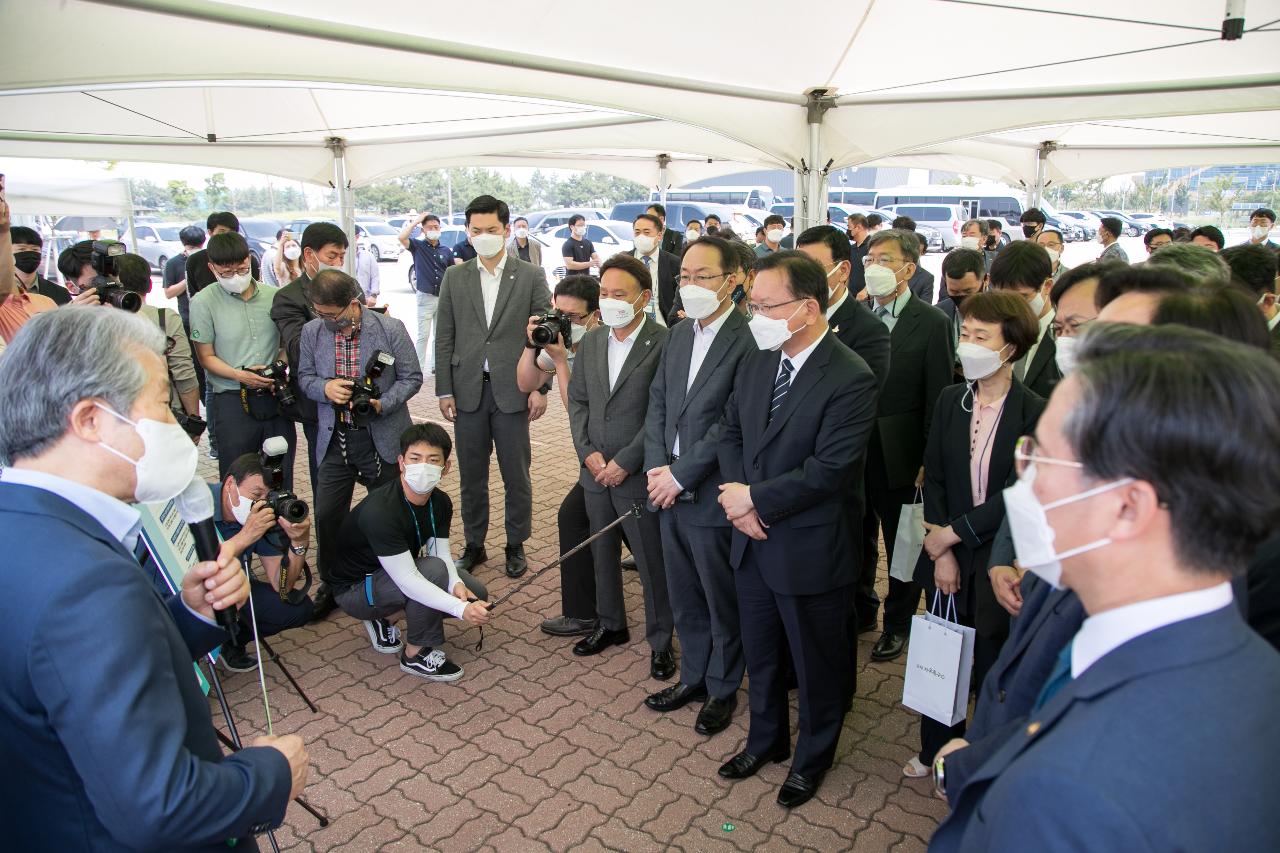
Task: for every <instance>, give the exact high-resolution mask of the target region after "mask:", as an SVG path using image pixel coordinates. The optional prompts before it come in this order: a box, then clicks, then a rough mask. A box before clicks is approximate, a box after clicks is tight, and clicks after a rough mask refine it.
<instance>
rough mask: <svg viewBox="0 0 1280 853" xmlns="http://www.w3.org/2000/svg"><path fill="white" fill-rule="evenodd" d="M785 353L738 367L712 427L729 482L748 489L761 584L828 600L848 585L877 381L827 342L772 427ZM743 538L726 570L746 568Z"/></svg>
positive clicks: (800, 374) (761, 355)
mask: <svg viewBox="0 0 1280 853" xmlns="http://www.w3.org/2000/svg"><path fill="white" fill-rule="evenodd" d="M781 360H782V352H781V351H777V352H771V351H762V350H757V351H755V352H753V353H750V354H749V355H747V356H746V357H744V358H743V359H742V363H741V364H740V366H739V368H738V375H737V376H736V377H735V380H734V391H733V395H732V396H731V397H730V398H729V402H728V403H727V404H726V406H725V413H724V417H723V418H722V419H721V422H720V425H719V427H718V428H717V441H718V444H719V447H718V450H719V454H720V468H721V471H722V473H723V476H724V479H725V480H726V481H727V482H736V483H745V484H747V485H748V486H750V487H751V500H752V503H754V504H755V508H756V512H757V514H758V515H759V516H760V520H761V521H762V522H764V523H765V524H767V525H768V526H769V529H768V537H769V538H768V539H766V540H764V541H762V542H756V541H750V547H751V548H752V549H753V551H754V553H755V556H756V561H757V563H758V565H759V566H760V572H761V575H762V576H763V578H764V582H765V583H766V584H768V585H769V588H770V589H772V590H774V591H775V592H778V593H781V594H784V595H812V594H817V593H822V592H830V591H831V590H833V589H838V588H840V587H842V586H846V585H848V584H851V583H853V581H854V578H855V577H856V572H857V558H856V556H855V554H856V551H857V549H856V548H854V546H853V531H851V530H850V529H849V524H848V518H847V516H846V514H845V504H844V501H845V498H846V496H847V492H848V490H850V489H853V490H855V492H854V493H855V494H861V492H862V464H863V460H864V459H865V457H866V450H867V441H868V439H869V438H870V436H871V428H872V425H873V423H874V420H875V411H876V378H875V374H873V373H872V372H871V368H870V367H868V366H867V363H866V362H865V361H863V359H862V357H861V356H860V355H858V354H857V353H855V352H854V351H853V350H851V349H849V348H848V347H846V346H843V345H841V343H840V342H839V340H838V339H837V338H836V337H835V335H831V334H828V335H825V336H824V337H823V338H822V340H821V341H820V342H819V344H818V346H817V347H816V348H815V349H814V351H813V352H812V353H811V354H810V355H809V358H808V360H807V361H806V362H805V363H804V365H803V366H802V367H801V368H800V370H799V371H797V372H796V374H795V375H794V376H793V377H792V378H791V387H790V390H789V391H788V392H787V396H786V397H785V398H784V399H783V401H782V405H781V407H780V408H779V409H778V411H777V413H776V414H775V415H774V416H773V418H772V419H770V417H769V408H770V404H771V403H772V398H773V386H774V382H775V380H776V379H777V375H778V365H779V363H780V362H781ZM747 547H748V539H747V536H746V534H744V533H742V532H740V531H738V530H736V529H735V530H734V532H733V545H732V550H731V552H730V562H731V564H732V565H733V567H734V568H738V567H739V566H741V564H742V558H743V555H744V554H745V553H746V550H747Z"/></svg>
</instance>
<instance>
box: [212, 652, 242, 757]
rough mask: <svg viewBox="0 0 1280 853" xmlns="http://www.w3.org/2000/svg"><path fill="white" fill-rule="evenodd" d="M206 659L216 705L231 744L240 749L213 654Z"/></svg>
mask: <svg viewBox="0 0 1280 853" xmlns="http://www.w3.org/2000/svg"><path fill="white" fill-rule="evenodd" d="M206 659H207V660H208V661H209V683H210V684H212V685H213V691H214V692H215V693H217V694H218V704H219V705H221V706H222V717H223V719H225V720H226V721H227V729H228V730H229V731H230V732H231V743H232V745H233V746H234V747H235V748H236V749H240V748H241V747H240V732H239V731H237V730H236V721H235V719H234V718H233V717H232V716H231V706H230V705H228V704H227V694H226V693H223V692H222V679H221V678H219V677H218V665H217V663H215V662H214V659H213V653H212V652H210V653H209V654H208V655H206Z"/></svg>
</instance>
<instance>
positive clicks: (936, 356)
mask: <svg viewBox="0 0 1280 853" xmlns="http://www.w3.org/2000/svg"><path fill="white" fill-rule="evenodd" d="M918 247H919V241H918V240H916V235H915V234H914V233H913V232H909V231H901V230H891V231H881V232H880V233H878V234H873V235H872V236H871V239H870V241H869V246H868V250H867V259H868V261H869V263H868V265H867V270H866V272H867V290H868V293H869V295H870V296H871V298H872V299H873V305H874V306H875V307H874V308H873V309H872V314H873V315H874V316H875V317H876V319H877V320H878V321H879V322H880V323H883V324H884V326H885V328H887V329H888V330H889V336H890V337H889V340H890V345H891V347H892V349H891V353H890V356H889V378H888V381H887V382H885V384H884V388H883V390H882V391H881V392H880V399H879V403H878V406H877V411H876V428H875V429H874V430H873V431H872V433H871V444H870V447H869V449H868V452H867V497H868V506H867V511H866V512H865V513H864V516H863V521H862V523H861V527H860V528H855V530H860V531H861V535H862V543H861V546H862V547H861V551H862V559H863V566H865V567H868V569H867V571H865V572H863V577H862V579H860V581H859V588H860V589H859V592H860V593H862V589H863V588H864V586H865V587H866V588H869V587H870V586H871V584H872V583H874V582H875V566H876V562H877V550H878V549H877V546H876V541H877V539H878V536H879V532H880V531H881V530H883V531H884V548H885V557H886V562H887V563H891V562H892V561H893V546H894V540H895V538H896V537H897V535H898V519H899V518H900V517H901V512H902V507H903V505H904V504H912V503H915V502H916V494H917V493H918V490H919V489H920V488H921V486H922V485H923V483H924V448H925V444H926V442H927V440H928V437H929V425H930V424H931V423H932V421H933V404H934V403H935V402H936V401H937V399H938V395H939V394H940V393H942V389H943V388H945V387H947V386H948V385H950V384H951V377H952V365H953V364H954V362H955V355H954V351H953V348H952V344H951V327H950V323H949V321H948V320H947V317H946V315H945V314H943V313H942V312H941V311H939V310H938V309H937V308H934V307H933V306H932V305H929V304H927V303H926V302H924V301H923V300H922V299H920V298H919V297H918V296H916V295H915V294H913V293H912V292H911V290H910V280H911V278H913V277H914V276H913V271H914V270H915V269H916V268H917V267H918V264H919V260H920V256H919V253H918ZM876 267H879V268H880V269H882V270H884V272H880V270H878V269H875V268H876ZM886 273H888V274H887V275H886ZM868 600H869V601H870V602H872V603H871V605H870V609H868V610H862V609H859V610H858V620H859V624H863V625H865V624H868V623H869V624H870V625H871V626H872V627H874V626H875V624H876V611H875V603H874V602H875V591H874V589H868V590H867V593H863V594H861V595H859V596H858V601H857V604H858V606H859V607H861V605H862V603H863V602H864V601H868ZM919 601H920V588H919V587H918V586H917V585H916V584H915V583H912V582H911V581H901V580H898V579H897V578H893V577H891V578H889V596H888V598H887V599H885V603H884V630H883V632H882V633H881V635H880V639H879V640H878V641H877V642H876V645H875V648H874V649H873V650H872V652H871V659H872V660H873V661H886V660H893V659H894V658H896V657H898V656H899V655H901V654H902V652H903V649H904V648H905V647H906V641H907V634H908V633H909V632H910V630H911V617H912V616H914V615H915V612H916V607H917V605H918V604H919Z"/></svg>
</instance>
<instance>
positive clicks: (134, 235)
mask: <svg viewBox="0 0 1280 853" xmlns="http://www.w3.org/2000/svg"><path fill="white" fill-rule="evenodd" d="M124 189H125V192H126V193H128V195H129V207H128V209H127V210H125V213H124V220H125V223H126V225H125V227H126V228H128V229H129V230H128V231H127V232H126V233H127V234H128V235H129V239H130V240H132V241H133V243H132V244H131V245H130V246H129V249H128V250H129V251H130V252H137V251H138V232H137V231H135V230H134V229H133V186H132V184H131V183H130V181H129V180H128V179H127V178H126V179H125V182H124ZM163 272H164V270H161V273H163Z"/></svg>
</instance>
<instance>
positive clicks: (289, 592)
mask: <svg viewBox="0 0 1280 853" xmlns="http://www.w3.org/2000/svg"><path fill="white" fill-rule="evenodd" d="M280 532H281V531H280V530H279V528H274V529H272V530H268V531H267V532H266V533H264V534H263V537H262V538H264V539H266V540H267V542H269V543H270V544H271V545H272V546H273V547H275V548H277V549H278V550H280V551H281V552H283V553H282V554H281V556H280V576H279V583H277V584H276V591H277V592H278V593H279V594H280V600H281V601H283V602H285V603H286V604H291V605H293V606H294V607H297V606H298V605H299V604H301V603H302V602H303V601H305V600H306V599H307V594H308V593H309V592H311V584H312V581H313V578H312V576H311V566H310V564H308V563H307V561H306V560H305V559H304V560H303V561H302V577H303V581H302V589H294V588H292V587H290V588H286V586H285V585H286V584H287V583H288V580H289V556H290V554H291V553H292V552H291V551H290V550H289V548H290V546H291V545H292V544H293V543H291V542H290V541H289V538H288V537H287V536H286V537H283V539H282V538H281V536H280V535H279V534H280Z"/></svg>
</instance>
